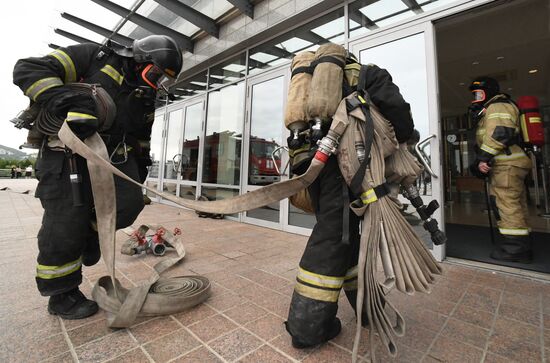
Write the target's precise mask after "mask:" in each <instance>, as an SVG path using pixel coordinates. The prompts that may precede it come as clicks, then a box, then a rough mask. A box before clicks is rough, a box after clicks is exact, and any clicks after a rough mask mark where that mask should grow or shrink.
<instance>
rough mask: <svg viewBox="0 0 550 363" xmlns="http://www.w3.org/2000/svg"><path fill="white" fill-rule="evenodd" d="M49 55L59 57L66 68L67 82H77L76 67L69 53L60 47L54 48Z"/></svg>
mask: <svg viewBox="0 0 550 363" xmlns="http://www.w3.org/2000/svg"><path fill="white" fill-rule="evenodd" d="M49 55H51V56H52V57H54V58H55V59H57V60H58V61H59V63H61V65H62V66H63V68H64V69H65V83H72V82H76V69H75V67H74V63H73V60H72V59H71V57H69V55H68V54H67V53H65V52H64V51H62V50H59V49H57V50H54V51H53V52H51V53H50V54H49Z"/></svg>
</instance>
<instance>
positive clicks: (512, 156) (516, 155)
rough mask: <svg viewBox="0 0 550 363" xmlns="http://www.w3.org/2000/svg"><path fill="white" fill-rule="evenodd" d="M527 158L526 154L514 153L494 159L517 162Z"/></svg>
mask: <svg viewBox="0 0 550 363" xmlns="http://www.w3.org/2000/svg"><path fill="white" fill-rule="evenodd" d="M524 157H527V155H525V154H524V153H512V154H510V155H506V154H500V155H497V156H495V157H494V159H495V160H516V159H521V158H524Z"/></svg>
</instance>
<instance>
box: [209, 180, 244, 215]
mask: <svg viewBox="0 0 550 363" xmlns="http://www.w3.org/2000/svg"><path fill="white" fill-rule="evenodd" d="M201 195H202V196H204V197H206V198H207V199H208V200H219V199H229V198H233V197H234V196H237V195H239V190H238V189H227V188H211V187H202V189H201ZM228 216H229V217H235V218H237V217H238V216H239V215H238V214H229V215H228Z"/></svg>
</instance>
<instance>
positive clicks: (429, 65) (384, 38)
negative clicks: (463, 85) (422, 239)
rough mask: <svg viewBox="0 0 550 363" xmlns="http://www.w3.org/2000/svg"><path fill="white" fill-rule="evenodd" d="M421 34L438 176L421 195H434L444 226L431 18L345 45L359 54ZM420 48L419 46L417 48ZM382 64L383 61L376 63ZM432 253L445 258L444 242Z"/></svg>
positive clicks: (432, 151) (432, 149)
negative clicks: (430, 190)
mask: <svg viewBox="0 0 550 363" xmlns="http://www.w3.org/2000/svg"><path fill="white" fill-rule="evenodd" d="M420 33H423V34H424V42H425V43H424V44H425V47H424V54H425V57H426V75H427V80H426V82H427V91H428V95H427V96H428V118H429V121H428V125H429V134H430V135H435V138H433V139H431V140H430V154H431V168H432V169H433V171H434V172H435V173H436V174H437V175H438V178H437V179H436V178H434V177H433V178H432V195H431V196H423V197H422V199H423V200H424V203H426V204H427V203H429V202H430V201H431V200H432V199H436V200H437V201H438V202H439V205H440V206H441V207H440V208H439V209H438V210H437V211H436V212H435V213H434V217H435V219H437V221H438V222H439V226H440V228H441V229H444V228H445V223H444V213H443V205H444V203H443V201H444V196H443V192H444V186H443V167H442V159H441V152H442V150H441V148H442V143H441V141H440V140H441V130H440V123H439V119H440V117H439V115H440V112H439V102H438V100H439V91H438V84H437V62H436V49H435V38H434V26H433V24H432V23H431V22H429V21H427V22H423V23H420V24H416V25H410V26H405V27H403V28H402V29H399V30H396V31H392V32H390V33H387V34H383V33H382V34H379V35H377V36H374V37H368V38H367V39H363V40H357V41H353V42H350V44H349V49H350V50H351V51H352V52H353V53H354V54H355V55H357V56H358V55H359V52H360V51H361V50H364V49H368V48H373V47H376V46H380V45H383V44H387V43H390V42H393V41H396V40H399V39H404V38H407V37H409V36H412V35H416V34H420ZM419 51H421V50H419ZM379 66H380V67H382V68H383V67H384V65H383V64H380V65H379ZM431 252H432V254H433V255H434V257H435V258H436V259H437V260H438V261H442V260H443V259H444V258H445V245H442V246H435V245H434V247H433V249H432V250H431Z"/></svg>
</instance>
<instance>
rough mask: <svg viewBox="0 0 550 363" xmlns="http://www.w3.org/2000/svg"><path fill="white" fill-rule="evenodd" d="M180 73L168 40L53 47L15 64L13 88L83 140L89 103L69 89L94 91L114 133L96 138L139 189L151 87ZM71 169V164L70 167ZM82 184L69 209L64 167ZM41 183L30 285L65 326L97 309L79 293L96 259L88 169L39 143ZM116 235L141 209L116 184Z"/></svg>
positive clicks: (52, 142)
mask: <svg viewBox="0 0 550 363" xmlns="http://www.w3.org/2000/svg"><path fill="white" fill-rule="evenodd" d="M181 67H182V57H181V51H180V49H179V47H178V46H177V44H176V43H175V42H174V40H173V39H171V38H169V37H167V36H164V35H151V36H148V37H145V38H143V39H141V40H135V41H134V43H133V46H132V47H128V48H126V47H122V46H118V45H115V44H113V45H111V46H100V45H97V44H91V43H85V44H79V45H74V46H69V47H66V48H59V49H57V50H55V51H53V52H52V53H50V54H48V55H46V56H44V57H39V58H26V59H21V60H19V61H18V62H17V63H16V65H15V69H14V73H13V76H14V83H15V84H16V85H17V86H19V87H20V88H21V90H23V92H24V93H25V95H26V96H27V97H29V98H30V99H31V102H34V103H38V104H39V105H40V106H41V107H42V108H43V109H46V110H47V111H48V112H49V113H50V114H53V115H56V116H57V117H60V118H61V119H65V122H67V124H68V125H69V126H70V128H71V129H72V131H73V132H74V133H75V134H76V135H77V136H78V137H79V138H81V139H85V138H86V137H88V136H90V135H92V134H93V133H95V132H96V130H97V129H98V126H99V125H98V118H97V112H96V111H97V110H96V104H95V101H94V100H93V99H92V98H91V97H90V96H87V95H83V94H81V93H76V92H74V91H71V89H70V88H68V87H67V86H65V85H67V84H70V83H74V82H82V83H88V84H99V85H101V87H103V88H104V89H105V90H106V91H107V93H108V94H109V95H110V96H111V98H112V99H113V100H114V103H115V104H116V108H117V110H116V116H115V119H114V122H113V124H112V126H111V127H110V128H109V129H108V130H106V131H102V133H101V134H100V136H101V137H102V138H103V140H104V141H105V144H106V146H107V150H108V152H109V155H111V161H112V162H113V164H115V165H116V167H117V168H118V169H120V170H121V171H123V172H124V173H126V175H128V176H130V177H131V178H133V179H134V180H138V181H140V182H143V181H144V180H145V178H146V176H147V166H148V165H150V164H151V159H150V157H149V142H150V138H151V127H152V124H153V120H154V117H153V116H154V110H155V109H154V101H155V97H156V91H157V88H158V87H159V85H160V82H162V81H163V80H164V79H165V78H164V77H170V78H175V77H176V76H177V75H178V73H179V72H180V70H181ZM70 161H71V162H72V163H73V164H71V165H69V164H70V163H69V162H70ZM74 166H76V168H77V169H78V173H79V174H80V176H81V178H82V184H81V188H80V189H81V190H80V192H81V195H82V203H81V206H76V205H75V204H78V203H73V194H72V193H71V183H70V180H69V168H70V167H74ZM36 176H37V179H38V180H39V183H38V186H37V189H36V197H38V198H40V201H41V203H42V206H43V208H44V216H43V219H42V226H41V228H40V231H39V232H38V248H39V254H38V259H37V262H38V266H37V269H36V283H37V286H38V290H39V291H40V293H41V294H42V295H43V296H49V302H48V311H49V312H50V314H54V315H59V316H60V317H61V318H64V319H82V318H85V317H87V316H90V315H93V314H94V313H96V312H97V310H98V306H97V304H96V303H95V302H94V301H91V300H88V299H87V298H86V297H85V296H84V294H83V293H82V292H81V291H80V290H79V285H80V283H81V282H82V265H85V266H91V265H94V264H96V263H97V262H98V261H99V258H100V250H99V242H98V235H97V231H96V230H95V223H94V219H95V216H94V209H93V199H92V191H91V186H90V179H89V174H88V170H87V167H86V162H85V160H84V159H83V158H81V157H80V156H78V155H72V156H71V154H70V153H69V152H67V149H66V148H65V147H64V146H63V145H62V144H61V143H60V141H59V139H58V138H57V137H53V136H49V137H47V136H44V138H43V142H42V147H41V149H40V153H39V157H38V161H37V163H36ZM115 188H116V205H117V228H124V227H126V226H129V225H130V224H132V223H133V222H134V220H135V219H136V218H137V216H138V214H139V213H140V212H141V210H142V209H143V197H142V192H141V190H140V188H139V187H137V186H135V185H133V184H131V183H129V182H127V181H123V180H122V179H120V178H118V177H115Z"/></svg>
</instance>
